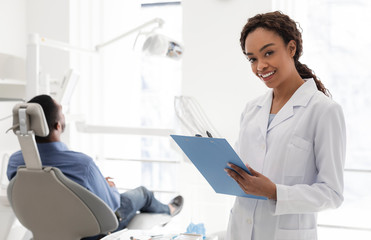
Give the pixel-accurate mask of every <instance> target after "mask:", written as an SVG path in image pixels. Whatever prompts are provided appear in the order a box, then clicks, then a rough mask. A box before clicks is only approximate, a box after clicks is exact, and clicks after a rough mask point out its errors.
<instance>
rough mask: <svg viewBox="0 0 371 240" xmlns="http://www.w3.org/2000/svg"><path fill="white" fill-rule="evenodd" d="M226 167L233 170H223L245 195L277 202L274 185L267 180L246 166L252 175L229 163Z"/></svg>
mask: <svg viewBox="0 0 371 240" xmlns="http://www.w3.org/2000/svg"><path fill="white" fill-rule="evenodd" d="M228 166H229V167H231V168H232V169H233V170H232V169H229V168H225V169H224V170H225V171H226V172H227V174H228V175H229V176H230V177H231V178H233V179H234V180H235V181H236V182H237V183H238V185H240V187H241V189H242V190H243V191H244V192H245V193H247V194H252V195H256V196H263V197H267V198H269V199H272V200H277V193H276V191H277V189H276V185H275V184H274V183H273V182H272V181H271V180H270V179H269V178H267V177H266V176H264V175H263V174H261V173H259V172H257V171H255V170H254V169H252V168H251V167H250V166H247V168H248V169H249V171H250V172H251V174H252V175H250V174H248V173H247V172H245V170H243V169H242V168H240V167H238V166H237V165H234V164H231V163H229V164H228Z"/></svg>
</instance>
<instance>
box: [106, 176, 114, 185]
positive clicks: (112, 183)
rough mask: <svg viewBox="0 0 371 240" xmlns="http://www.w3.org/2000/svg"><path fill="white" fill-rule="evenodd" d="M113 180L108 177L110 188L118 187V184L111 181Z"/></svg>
mask: <svg viewBox="0 0 371 240" xmlns="http://www.w3.org/2000/svg"><path fill="white" fill-rule="evenodd" d="M111 179H113V178H111V177H106V181H107V183H108V185H109V186H110V187H116V184H115V183H114V182H113V181H111Z"/></svg>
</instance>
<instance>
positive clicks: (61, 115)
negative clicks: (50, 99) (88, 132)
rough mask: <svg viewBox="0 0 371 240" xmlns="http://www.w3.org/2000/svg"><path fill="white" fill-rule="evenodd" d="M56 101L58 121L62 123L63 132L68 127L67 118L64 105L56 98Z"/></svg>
mask: <svg viewBox="0 0 371 240" xmlns="http://www.w3.org/2000/svg"><path fill="white" fill-rule="evenodd" d="M54 103H55V105H56V106H57V107H58V119H57V121H58V122H59V123H60V124H61V127H62V132H64V129H65V128H66V120H65V117H64V114H63V109H62V105H60V104H59V103H57V102H56V101H55V100H54Z"/></svg>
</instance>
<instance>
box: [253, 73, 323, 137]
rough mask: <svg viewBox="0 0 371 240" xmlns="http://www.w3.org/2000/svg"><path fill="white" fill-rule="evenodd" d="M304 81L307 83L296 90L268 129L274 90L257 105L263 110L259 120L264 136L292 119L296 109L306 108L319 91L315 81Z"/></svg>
mask: <svg viewBox="0 0 371 240" xmlns="http://www.w3.org/2000/svg"><path fill="white" fill-rule="evenodd" d="M304 81H305V83H304V84H303V85H301V86H300V87H299V88H298V89H297V90H296V92H295V93H294V94H293V95H292V96H291V98H290V99H289V101H288V102H287V103H286V104H285V105H284V106H283V107H282V108H281V110H280V111H279V112H278V113H277V114H276V116H275V117H274V119H273V121H272V122H271V124H270V125H269V127H268V129H267V126H268V118H269V113H270V109H271V106H272V98H273V90H272V91H269V92H268V93H267V94H266V96H265V97H263V98H262V99H261V101H259V102H258V103H257V106H258V107H260V108H261V109H260V112H259V116H258V119H259V123H260V128H261V130H262V133H263V136H265V135H266V133H267V132H268V131H269V130H271V129H272V128H273V127H275V126H277V125H278V124H280V123H282V122H283V121H285V120H286V119H288V118H290V117H292V116H293V115H294V107H298V106H302V107H305V106H307V105H308V103H309V101H310V99H311V98H312V96H313V95H314V93H316V92H317V91H318V89H317V86H316V83H315V81H314V79H312V78H311V79H304Z"/></svg>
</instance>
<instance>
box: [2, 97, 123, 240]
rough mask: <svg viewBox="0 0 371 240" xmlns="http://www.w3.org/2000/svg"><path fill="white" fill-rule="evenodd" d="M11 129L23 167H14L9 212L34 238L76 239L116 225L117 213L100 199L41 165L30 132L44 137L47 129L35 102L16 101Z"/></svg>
mask: <svg viewBox="0 0 371 240" xmlns="http://www.w3.org/2000/svg"><path fill="white" fill-rule="evenodd" d="M13 132H14V133H15V134H16V135H17V137H18V141H19V143H20V146H21V151H22V154H23V157H24V160H25V164H26V166H21V167H19V168H18V171H17V174H16V176H15V177H14V178H13V179H12V180H11V181H10V183H9V186H8V189H7V194H8V199H9V202H10V204H11V207H12V209H13V211H14V213H15V215H16V216H17V218H18V220H19V221H20V223H22V224H23V225H24V226H25V227H26V228H27V229H29V230H30V231H31V232H32V234H33V239H34V240H51V239H53V240H75V239H76V240H77V239H81V238H84V237H88V236H95V235H99V234H106V233H108V232H110V231H113V230H115V229H116V228H117V226H118V222H117V217H116V216H115V214H114V213H113V211H112V210H111V209H110V208H109V207H108V206H107V205H106V203H104V202H103V201H102V200H101V199H100V198H98V197H97V196H95V195H94V194H93V193H91V192H90V191H89V190H87V189H85V188H84V187H82V186H80V185H79V184H77V183H75V182H73V181H72V180H70V179H69V178H67V177H65V176H64V175H63V173H62V172H61V171H60V170H59V169H58V168H54V167H48V166H42V164H41V160H40V156H39V152H38V149H37V146H36V141H35V135H37V136H42V137H43V136H47V135H48V133H49V129H48V125H47V123H46V119H45V116H44V112H43V110H42V108H41V106H40V105H39V104H36V103H21V104H17V105H16V106H15V107H14V108H13Z"/></svg>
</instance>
